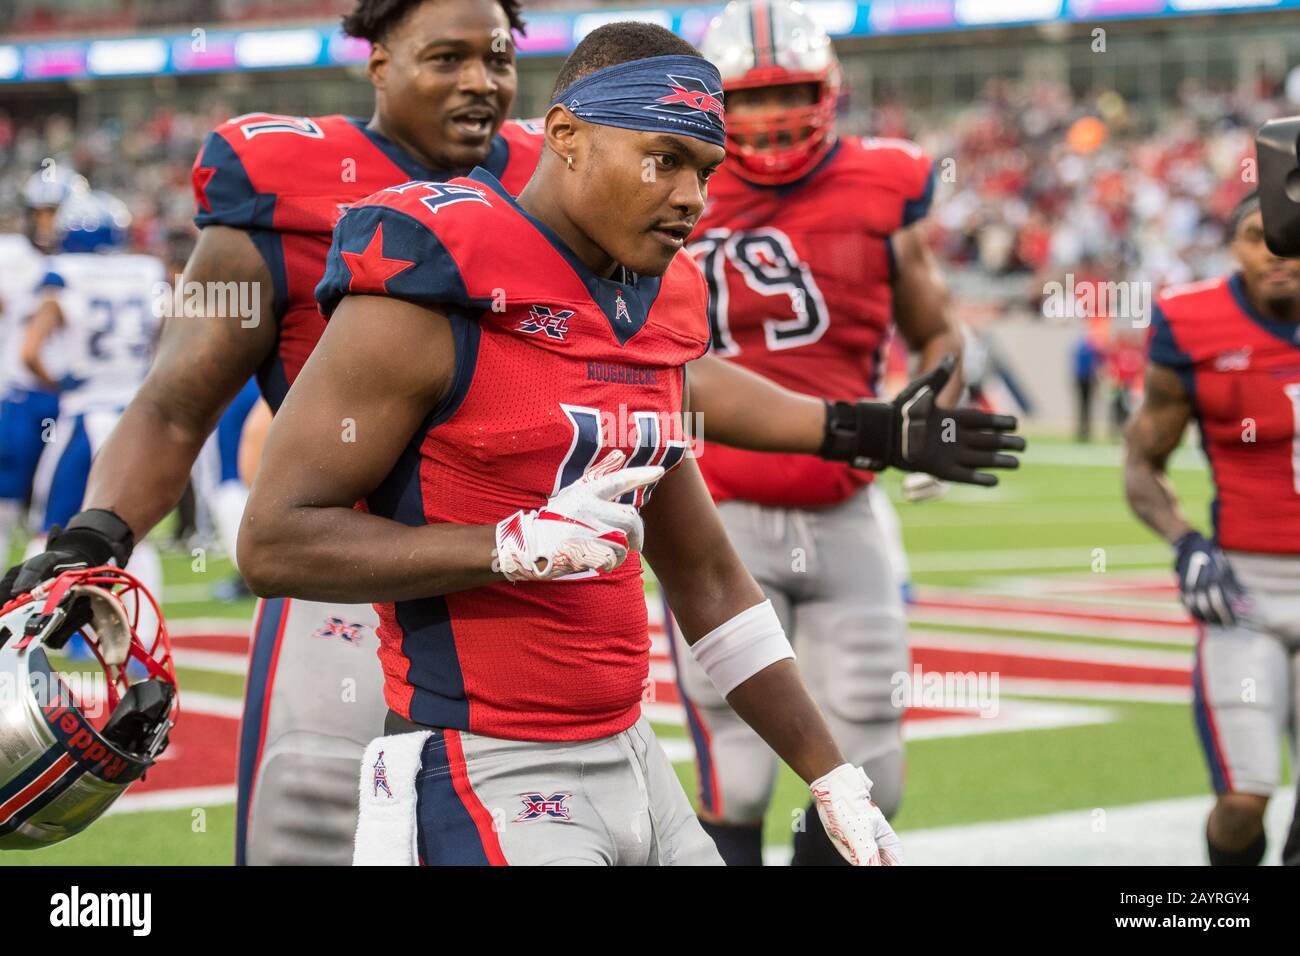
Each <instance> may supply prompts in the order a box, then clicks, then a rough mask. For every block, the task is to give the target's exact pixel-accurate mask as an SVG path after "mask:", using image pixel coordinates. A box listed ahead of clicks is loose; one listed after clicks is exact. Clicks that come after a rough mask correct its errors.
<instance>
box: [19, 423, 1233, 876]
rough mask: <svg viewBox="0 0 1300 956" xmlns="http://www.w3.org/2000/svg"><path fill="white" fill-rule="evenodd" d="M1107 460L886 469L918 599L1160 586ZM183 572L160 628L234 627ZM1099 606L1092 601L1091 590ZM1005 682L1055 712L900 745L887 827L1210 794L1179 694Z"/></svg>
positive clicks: (200, 684)
mask: <svg viewBox="0 0 1300 956" xmlns="http://www.w3.org/2000/svg"><path fill="white" fill-rule="evenodd" d="M1118 461H1119V455H1118V449H1117V448H1116V447H1115V446H1111V445H1094V446H1078V445H1075V444H1071V443H1068V442H1065V441H1061V440H1055V439H1036V440H1034V441H1033V442H1032V445H1031V449H1030V451H1029V452H1028V453H1027V454H1026V455H1025V457H1024V462H1025V465H1024V467H1023V468H1022V470H1021V471H1020V472H1019V473H1017V474H1014V475H1012V476H1010V477H1009V478H1005V479H1004V480H1003V483H1002V485H1001V486H1000V487H999V488H997V489H995V490H993V491H991V492H986V491H980V490H973V489H955V490H954V491H953V492H952V493H951V494H950V495H949V497H948V498H947V499H946V500H943V501H938V502H927V503H924V504H919V505H907V504H903V503H901V502H899V499H898V496H897V488H898V480H897V476H889V477H888V478H887V479H886V487H887V488H888V489H889V490H890V492H891V497H892V498H894V500H895V501H896V502H899V503H898V510H899V514H900V517H901V518H902V521H903V526H904V536H905V540H906V544H907V547H908V551H909V555H910V558H911V561H912V562H913V567H914V581H915V583H916V585H917V587H918V589H919V593H921V594H922V595H924V594H926V593H927V589H929V590H930V591H942V592H943V593H944V594H957V595H959V596H960V595H988V594H1003V595H1009V597H1007V600H1036V601H1039V602H1042V601H1053V600H1057V599H1058V597H1059V593H1058V591H1057V586H1058V585H1059V584H1061V583H1063V582H1064V583H1066V584H1069V585H1070V586H1078V587H1082V588H1084V589H1087V588H1093V587H1102V588H1103V590H1104V586H1105V584H1107V583H1109V582H1111V581H1114V582H1116V583H1122V582H1125V581H1130V580H1138V579H1140V578H1142V577H1143V576H1145V577H1146V578H1149V579H1151V580H1153V581H1155V582H1157V583H1158V582H1160V581H1164V580H1166V578H1165V577H1164V575H1166V574H1167V571H1168V560H1169V555H1168V553H1167V549H1166V548H1165V547H1164V546H1163V545H1161V544H1160V543H1159V542H1157V541H1156V540H1155V538H1154V537H1153V536H1152V535H1151V534H1150V533H1149V532H1148V531H1147V530H1146V529H1145V528H1143V527H1141V526H1139V525H1138V524H1137V523H1136V522H1135V521H1134V520H1133V519H1132V518H1131V517H1130V515H1129V513H1128V510H1127V508H1126V507H1125V505H1124V502H1123V500H1122V497H1121V488H1120V473H1119V468H1118ZM1173 474H1174V479H1175V482H1176V484H1177V486H1178V489H1179V491H1180V493H1181V494H1182V496H1183V499H1184V502H1185V504H1186V507H1187V511H1188V513H1189V514H1190V515H1192V516H1194V517H1195V518H1196V519H1197V520H1198V521H1200V522H1201V523H1202V525H1203V524H1204V520H1203V519H1204V516H1205V515H1206V514H1207V505H1208V495H1209V486H1208V482H1207V480H1206V476H1205V474H1204V472H1203V468H1202V464H1201V458H1200V455H1199V452H1196V451H1195V450H1186V449H1185V450H1184V451H1182V452H1180V454H1179V455H1178V456H1177V457H1176V459H1175V462H1174V470H1173ZM194 565H195V559H194V557H193V556H192V555H190V554H187V553H183V552H182V553H176V554H173V555H170V556H169V557H168V559H167V562H166V577H167V584H168V588H169V593H168V599H167V604H166V608H167V612H168V617H169V620H175V621H181V620H184V619H187V618H216V617H222V618H234V619H238V620H239V621H241V622H243V621H247V620H248V618H249V617H250V615H251V612H252V604H251V602H242V603H239V604H235V605H230V604H221V603H219V602H215V601H212V600H211V599H210V594H209V590H210V588H211V586H212V585H213V584H214V583H215V582H216V581H218V580H220V579H221V578H222V577H224V576H225V575H227V574H228V572H229V565H228V564H227V563H226V562H225V561H223V560H219V559H211V560H207V561H206V567H204V568H203V569H202V570H201V571H197V572H196V571H195V570H194ZM1088 593H1091V592H1088ZM1109 599H1110V598H1109V597H1107V596H1105V595H1103V597H1101V598H1096V599H1095V600H1097V601H1105V600H1109ZM1172 600H1173V599H1172V595H1171V594H1169V595H1160V594H1155V595H1145V596H1144V597H1143V598H1142V601H1143V602H1145V603H1143V604H1142V611H1143V613H1145V611H1146V610H1147V609H1151V610H1152V613H1157V612H1162V613H1164V614H1166V615H1168V614H1169V613H1170V610H1169V609H1170V608H1171V607H1172V606H1173V605H1172ZM1131 606H1133V607H1137V606H1138V604H1137V603H1136V602H1134V603H1132V604H1131ZM917 614H918V618H917V619H916V620H914V624H913V627H914V630H915V631H917V632H918V633H924V634H925V635H927V636H928V638H927V639H930V636H933V635H935V634H937V635H939V638H941V639H942V642H947V643H946V644H944V646H950V645H951V646H960V647H962V648H966V647H969V648H970V649H971V650H972V652H980V651H981V650H982V649H985V648H986V647H1004V646H1011V645H1014V646H1015V647H1017V648H1020V649H1021V650H1022V651H1023V648H1024V647H1025V646H1028V647H1031V648H1032V647H1035V646H1037V644H1036V643H1034V642H1038V643H1041V644H1042V645H1043V646H1045V647H1051V648H1053V649H1054V650H1053V651H1052V653H1060V654H1061V655H1063V656H1067V657H1068V656H1070V654H1071V653H1072V649H1082V650H1081V653H1084V654H1092V655H1094V656H1100V657H1107V656H1110V655H1113V656H1114V657H1115V658H1116V660H1117V661H1119V662H1121V663H1123V662H1126V661H1128V660H1129V659H1130V658H1133V659H1137V656H1141V655H1146V656H1154V655H1160V658H1159V660H1160V661H1162V662H1172V663H1178V662H1182V663H1183V664H1184V665H1185V664H1186V663H1187V662H1188V661H1189V657H1190V652H1189V651H1188V648H1187V644H1186V643H1185V642H1184V641H1182V640H1181V639H1179V640H1174V641H1171V640H1170V639H1169V638H1167V637H1163V636H1161V635H1162V634H1164V633H1167V632H1168V631H1169V628H1165V629H1164V630H1163V631H1160V630H1158V629H1156V630H1152V632H1151V633H1150V634H1148V633H1146V632H1145V631H1144V630H1143V627H1142V626H1141V625H1137V626H1130V627H1128V628H1127V629H1126V630H1124V631H1123V632H1122V633H1100V632H1099V631H1098V629H1097V628H1096V627H1094V626H1092V625H1090V624H1089V623H1088V622H1086V621H1084V622H1081V623H1079V624H1078V625H1077V626H1074V625H1071V624H1070V623H1069V622H1068V621H1066V622H1065V623H1064V624H1063V623H1062V622H1061V621H1058V620H1055V619H1052V620H1042V619H1034V620H1029V621H1026V620H1021V619H1013V618H1011V617H1010V616H1008V615H1004V614H1001V613H999V612H998V611H997V610H996V609H992V610H988V611H986V612H980V613H966V614H949V615H947V616H943V615H942V614H940V613H939V612H937V611H931V610H927V609H918V612H917ZM939 638H933V639H936V640H938V639H939ZM954 642H959V643H958V644H954ZM1008 642H1010V643H1008ZM921 643H924V642H923V641H922V642H921ZM1126 655H1127V656H1126ZM1142 659H1143V660H1145V659H1146V658H1145V657H1144V658H1142ZM182 680H183V682H184V683H183V687H184V688H185V689H186V690H190V691H202V692H203V693H205V694H210V695H214V696H216V697H224V698H230V699H238V697H239V695H240V693H241V684H242V679H241V678H240V677H239V676H237V675H235V674H230V673H214V672H208V671H205V670H203V669H199V668H187V669H186V670H185V671H184V673H183V674H182ZM1006 683H1007V685H1008V686H1006V687H1004V689H1003V691H1002V700H1003V702H1004V706H1005V707H1006V709H1008V710H1010V709H1011V707H1012V706H1013V705H1015V704H1019V705H1020V706H1021V708H1022V709H1025V710H1027V711H1030V710H1031V711H1033V713H1034V714H1035V715H1040V714H1048V715H1049V716H1051V717H1052V718H1053V719H1055V718H1057V717H1060V715H1061V714H1064V715H1065V718H1064V723H1062V724H1060V725H1055V724H1052V725H1049V726H1043V727H1030V728H1025V729H1015V727H1014V726H1013V727H1011V728H1010V729H1003V730H1001V731H999V732H976V733H973V734H968V735H963V736H935V737H926V738H923V739H911V740H909V742H908V745H907V786H906V792H905V796H904V800H903V808H902V811H901V814H900V815H899V817H898V818H897V820H896V821H895V822H896V825H897V826H898V828H899V829H900V830H902V831H908V832H915V831H921V830H930V829H932V828H938V827H954V828H956V829H954V830H952V831H951V832H952V833H953V834H954V839H958V838H959V836H960V835H961V834H963V833H965V832H966V829H965V827H966V825H970V824H977V823H981V822H989V821H1018V820H1025V819H1028V818H1034V817H1042V816H1044V815H1048V814H1062V813H1065V814H1068V813H1070V812H1072V811H1078V812H1088V813H1092V814H1094V815H1095V814H1096V813H1097V812H1099V810H1106V809H1116V808H1123V807H1133V806H1135V805H1143V804H1147V803H1152V802H1157V801H1170V800H1176V799H1177V798H1187V797H1197V796H1201V795H1204V794H1205V793H1207V775H1206V771H1205V769H1204V767H1203V764H1202V761H1201V757H1200V751H1199V746H1198V743H1197V740H1196V736H1195V733H1194V729H1193V723H1192V717H1191V712H1190V708H1189V706H1188V705H1187V703H1186V702H1183V701H1179V700H1165V699H1146V698H1144V697H1143V695H1142V694H1141V693H1137V694H1134V695H1121V696H1120V697H1119V698H1117V699H1106V697H1105V694H1102V695H1101V696H1093V697H1089V698H1085V699H1081V698H1079V697H1077V696H1064V697H1059V698H1058V697H1054V696H1053V694H1052V693H1051V692H1050V687H1049V688H1048V691H1049V692H1047V693H1044V692H1043V687H1041V686H1039V685H1032V686H1031V685H1028V684H1026V685H1023V687H1022V692H1021V691H1017V690H1016V686H1020V685H1015V686H1012V685H1013V682H1011V681H1007V682H1006ZM1053 686H1054V685H1053ZM1058 712H1059V713H1058ZM1080 715H1082V717H1080ZM1075 718H1079V719H1078V720H1075ZM1071 721H1074V722H1071ZM1049 724H1050V721H1049ZM658 729H659V732H660V734H661V736H662V737H663V738H664V740H665V742H666V744H667V745H668V748H669V752H670V755H672V756H674V757H675V759H677V760H678V761H679V762H678V764H677V765H678V768H679V771H680V775H681V777H682V780H683V782H684V784H685V785H686V786H687V789H688V791H690V792H693V787H694V779H693V778H694V769H693V765H692V763H691V761H690V759H689V751H688V748H686V746H685V744H686V741H685V739H683V738H685V736H686V733H685V730H684V728H683V727H681V726H680V725H677V724H663V725H660V726H659V728H658ZM805 792H806V791H805V790H804V788H803V786H802V784H801V783H800V782H799V781H798V780H797V779H796V778H794V776H793V775H792V774H790V773H789V772H788V771H786V772H784V773H783V774H782V776H781V779H780V782H779V786H778V792H777V797H776V799H775V801H774V803H773V805H772V808H771V812H770V814H769V816H768V820H767V836H768V839H769V841H770V843H771V844H772V846H774V847H778V848H779V847H780V846H783V845H787V844H788V843H789V840H790V833H791V821H792V819H796V815H795V814H796V811H797V810H798V808H799V807H801V806H803V804H804V803H805V800H804V794H805ZM1162 805H1163V804H1162ZM233 817H234V814H233V808H232V806H231V805H230V803H229V802H228V800H226V801H224V802H220V803H218V804H217V805H213V806H207V807H202V808H198V807H195V808H190V809H169V810H165V811H148V810H140V811H136V812H126V813H120V814H116V815H114V816H111V817H109V818H106V819H104V820H102V821H100V822H99V823H98V824H96V825H95V826H94V827H92V828H91V829H90V830H89V831H88V832H87V833H84V834H82V835H81V836H79V837H77V838H74V839H72V840H70V841H68V842H67V843H65V844H63V845H61V846H59V847H56V848H53V849H50V850H45V851H40V852H37V853H13V852H11V853H6V854H4V855H3V857H2V858H0V862H2V863H4V864H10V865H15V864H17V865H21V864H27V863H59V864H76V863H80V864H101V863H140V864H215V863H225V862H228V861H229V859H230V856H231V851H230V847H231V845H232V839H233V837H232V832H233ZM1011 832H1013V833H1014V830H1013V831H1011ZM904 836H905V838H906V832H905V833H904ZM1064 855H1065V857H1066V858H1063V859H1060V860H1059V862H1070V860H1069V859H1068V855H1069V854H1068V851H1067V852H1066V853H1065V854H1064ZM778 856H779V853H778ZM1151 862H1158V861H1151Z"/></svg>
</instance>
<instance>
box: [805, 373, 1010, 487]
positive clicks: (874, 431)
mask: <svg viewBox="0 0 1300 956" xmlns="http://www.w3.org/2000/svg"><path fill="white" fill-rule="evenodd" d="M955 364H956V359H955V358H953V357H952V356H949V357H948V358H945V359H944V360H943V361H942V362H940V363H939V364H938V365H937V366H935V367H934V368H933V369H931V370H930V371H929V372H927V373H926V374H925V375H922V376H921V377H920V378H918V379H916V380H915V381H913V382H910V383H908V386H907V388H905V389H903V391H901V392H900V393H899V394H898V397H897V398H895V399H894V400H893V401H892V402H873V401H865V400H864V401H859V402H827V403H826V438H825V439H824V440H823V442H822V447H821V452H820V454H821V456H822V457H823V458H828V459H830V460H831V461H847V462H849V463H851V464H853V465H855V466H857V467H859V468H870V469H873V470H875V471H880V470H881V469H884V468H899V469H901V470H903V471H920V472H925V473H926V474H929V475H933V476H934V477H935V478H938V479H940V480H941V481H956V482H961V483H963V484H968V485H983V486H984V487H986V488H991V487H993V486H994V485H996V484H997V483H998V478H997V475H993V474H989V473H988V472H986V471H976V469H977V468H1019V467H1020V459H1018V458H1016V457H1015V456H1013V455H1004V454H1001V452H1005V451H1024V450H1025V440H1024V439H1023V438H1021V437H1019V436H1018V435H1011V434H1008V433H1009V432H1013V431H1015V430H1016V427H1017V422H1016V419H1015V416H1013V415H992V414H990V413H988V412H981V411H979V410H978V409H974V408H942V407H940V406H939V405H937V404H935V398H936V397H937V396H938V394H939V393H940V392H941V391H943V387H944V386H945V385H947V384H948V379H949V377H950V376H951V375H952V370H953V366H954V365H955Z"/></svg>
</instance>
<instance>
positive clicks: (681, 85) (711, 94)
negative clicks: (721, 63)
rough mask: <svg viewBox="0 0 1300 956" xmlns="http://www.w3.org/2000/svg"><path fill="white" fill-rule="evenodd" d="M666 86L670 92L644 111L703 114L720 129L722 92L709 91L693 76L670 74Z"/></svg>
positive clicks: (722, 114)
mask: <svg viewBox="0 0 1300 956" xmlns="http://www.w3.org/2000/svg"><path fill="white" fill-rule="evenodd" d="M668 85H669V87H670V88H671V89H672V92H671V93H669V94H668V95H667V96H661V97H660V98H659V99H657V100H655V102H654V103H651V104H649V105H648V106H646V109H648V110H654V111H655V112H657V113H677V114H678V115H692V114H697V113H698V114H703V115H704V118H705V119H707V120H708V121H709V122H710V123H711V124H713V125H714V126H716V127H718V128H719V129H721V128H722V125H723V116H724V113H723V107H722V90H715V91H710V90H709V88H708V87H707V86H705V85H704V81H703V80H698V79H696V78H695V77H693V76H674V75H673V74H671V73H670V74H668Z"/></svg>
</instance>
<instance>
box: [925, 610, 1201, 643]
mask: <svg viewBox="0 0 1300 956" xmlns="http://www.w3.org/2000/svg"><path fill="white" fill-rule="evenodd" d="M976 613H977V612H973V611H963V610H955V609H954V610H947V609H942V608H918V607H912V608H908V611H907V619H908V621H909V622H910V623H911V624H914V625H916V624H919V625H925V626H929V627H945V626H948V625H960V626H965V627H986V628H988V627H993V628H996V627H1004V628H1006V629H1007V630H1014V631H1041V632H1042V633H1044V634H1062V635H1073V636H1078V637H1099V638H1105V639H1109V640H1114V641H1142V642H1144V643H1147V644H1169V645H1172V646H1175V647H1191V646H1192V645H1193V644H1194V643H1196V631H1195V629H1194V628H1193V627H1192V625H1191V624H1190V623H1189V624H1186V625H1177V624H1157V623H1151V624H1130V623H1127V622H1124V621H1099V620H1089V619H1085V618H1078V617H1066V616H1064V615H1060V614H1050V613H1043V614H1005V615H1002V616H997V614H996V612H995V611H993V610H990V611H989V612H988V613H987V615H986V616H985V617H984V618H983V619H981V618H979V617H976V616H975V615H976Z"/></svg>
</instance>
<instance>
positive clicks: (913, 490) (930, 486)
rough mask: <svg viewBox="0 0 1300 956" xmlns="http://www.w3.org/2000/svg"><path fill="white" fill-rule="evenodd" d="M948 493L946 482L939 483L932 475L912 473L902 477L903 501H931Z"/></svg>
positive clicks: (918, 472)
mask: <svg viewBox="0 0 1300 956" xmlns="http://www.w3.org/2000/svg"><path fill="white" fill-rule="evenodd" d="M947 493H948V482H946V481H940V480H939V479H938V478H936V477H934V476H933V475H927V474H925V473H924V472H920V471H913V472H909V473H908V474H907V475H904V476H903V500H904V501H911V502H917V501H932V500H934V499H936V498H942V497H943V496H944V495H946V494H947Z"/></svg>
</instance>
